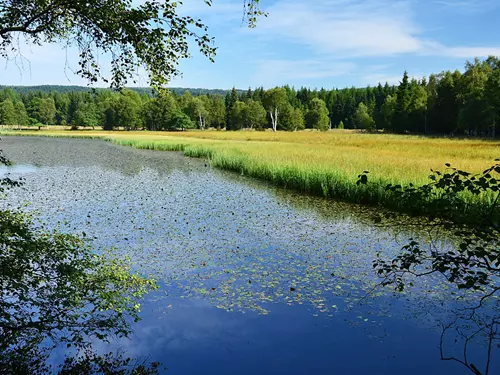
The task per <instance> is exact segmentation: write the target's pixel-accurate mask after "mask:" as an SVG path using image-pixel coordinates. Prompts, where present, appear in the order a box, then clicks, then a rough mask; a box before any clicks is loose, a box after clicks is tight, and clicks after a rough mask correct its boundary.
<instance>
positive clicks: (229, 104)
mask: <svg viewBox="0 0 500 375" xmlns="http://www.w3.org/2000/svg"><path fill="white" fill-rule="evenodd" d="M237 101H238V93H237V92H236V88H235V87H233V89H232V90H231V93H230V94H229V93H228V94H227V95H226V130H234V129H235V125H236V124H234V121H233V119H232V117H233V116H232V113H233V107H234V105H235V104H236V102H237Z"/></svg>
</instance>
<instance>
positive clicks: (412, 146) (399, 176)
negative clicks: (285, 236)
mask: <svg viewBox="0 0 500 375" xmlns="http://www.w3.org/2000/svg"><path fill="white" fill-rule="evenodd" d="M3 134H12V135H37V136H51V137H85V138H100V139H105V140H107V141H110V142H113V143H115V144H119V145H123V146H132V147H135V148H140V149H148V150H160V151H182V152H183V153H184V154H185V155H186V156H189V157H196V158H205V159H208V160H209V161H210V163H211V165H213V166H214V167H216V168H220V169H225V170H229V171H234V172H237V173H240V174H243V175H246V176H250V177H255V178H259V179H262V180H266V181H269V182H271V183H273V184H275V185H278V186H281V187H285V188H288V189H294V190H297V191H300V192H304V193H308V194H314V195H318V196H323V197H328V198H337V199H342V200H345V201H350V202H355V203H362V204H381V205H384V206H386V207H389V208H393V209H397V208H398V202H397V201H395V199H394V197H392V195H391V194H390V193H388V192H387V191H386V190H385V188H384V186H385V185H387V184H389V183H392V184H401V185H408V184H409V183H413V184H415V185H422V184H424V183H427V182H429V175H430V173H431V169H435V170H443V169H444V168H445V166H444V164H445V163H450V164H452V166H454V167H457V168H459V169H462V170H466V171H469V172H474V173H476V172H481V171H482V170H484V169H486V168H487V167H489V166H491V165H492V164H493V162H494V159H495V158H498V157H500V142H498V141H488V140H470V139H463V140H460V139H449V138H426V137H419V136H399V135H388V134H364V133H354V132H348V131H332V132H327V133H317V132H295V133H280V132H278V133H268V132H220V131H219V132H218V131H205V132H182V133H181V132H178V133H166V132H103V131H95V132H90V131H53V130H42V131H34V132H29V131H27V132H25V131H23V132H8V133H7V132H4V133H3ZM363 171H370V181H371V182H374V183H372V184H369V185H357V184H356V181H357V176H358V175H359V174H360V173H361V172H363ZM462 199H463V200H464V201H466V202H467V203H468V204H470V205H475V206H477V205H480V206H485V207H487V206H488V205H489V204H491V202H492V197H491V196H490V195H483V196H480V197H474V196H472V195H470V194H463V195H462ZM423 203H426V204H432V202H423Z"/></svg>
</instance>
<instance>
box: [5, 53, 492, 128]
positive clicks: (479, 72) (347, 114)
mask: <svg viewBox="0 0 500 375" xmlns="http://www.w3.org/2000/svg"><path fill="white" fill-rule="evenodd" d="M183 91H184V92H183ZM499 115H500V58H497V57H493V56H490V57H488V58H487V59H484V60H480V59H478V58H476V59H474V60H473V61H467V62H466V64H465V69H464V72H463V73H461V72H460V71H458V70H456V71H453V72H452V71H444V72H441V73H439V74H431V75H430V76H429V77H428V78H425V77H424V78H421V79H414V78H412V79H410V78H409V75H408V73H407V72H404V75H403V77H402V79H401V81H400V83H399V85H397V86H391V85H389V84H387V83H386V84H385V85H382V84H378V85H377V86H375V87H370V86H368V87H364V88H356V87H351V88H343V89H338V88H335V89H331V90H328V89H325V88H321V89H319V90H318V89H310V88H306V87H302V88H300V89H296V88H294V87H290V86H288V85H285V86H283V87H275V88H271V89H268V90H264V88H263V87H258V88H255V89H252V88H249V89H248V90H236V89H235V88H233V89H232V90H227V91H224V90H206V89H185V90H183V89H179V88H175V89H170V90H168V91H166V92H162V93H161V94H158V93H157V92H154V91H153V90H151V89H144V88H134V89H122V90H120V91H112V90H109V89H90V88H82V87H77V86H71V87H70V88H64V87H63V89H61V86H47V87H42V89H41V88H37V87H31V88H24V87H4V88H3V89H2V90H0V123H1V124H2V125H14V126H15V125H18V126H39V127H40V126H44V125H67V126H72V127H73V128H75V129H76V128H78V127H92V128H95V127H102V128H103V129H104V130H113V129H117V128H123V129H126V130H138V129H147V130H154V131H159V130H185V129H201V130H203V129H207V128H216V129H224V128H225V129H226V130H242V129H255V130H263V129H267V128H271V129H273V130H274V131H276V130H286V131H295V130H302V129H317V130H322V131H324V130H328V129H332V128H340V129H363V130H366V131H375V130H383V131H385V132H392V133H412V134H445V135H465V136H483V137H495V136H496V133H495V128H496V122H497V120H498V117H499Z"/></svg>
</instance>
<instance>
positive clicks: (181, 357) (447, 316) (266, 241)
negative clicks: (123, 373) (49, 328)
mask: <svg viewBox="0 0 500 375" xmlns="http://www.w3.org/2000/svg"><path fill="white" fill-rule="evenodd" d="M0 148H2V149H3V150H4V152H5V154H6V156H7V157H9V158H10V159H11V160H12V161H13V162H14V166H13V167H11V168H10V169H5V168H4V169H2V170H0V173H2V175H5V173H10V177H20V176H22V177H23V178H24V181H25V185H24V188H23V189H19V188H17V189H14V190H12V191H10V192H9V195H8V197H7V199H6V200H5V201H4V202H2V204H3V205H12V206H16V207H17V206H19V205H20V204H27V206H26V207H25V208H24V209H25V210H28V211H36V212H38V216H39V217H40V220H41V221H43V222H44V223H46V224H47V225H48V226H49V227H59V228H61V229H62V230H64V231H68V232H72V233H76V234H83V233H84V234H85V236H86V238H88V239H89V241H90V242H91V244H92V245H93V246H94V248H96V249H97V250H98V249H101V248H105V247H107V248H109V247H115V248H117V249H118V251H119V252H121V253H123V254H128V255H129V256H130V257H132V259H133V260H134V264H135V266H136V269H137V270H138V271H139V272H141V273H142V274H145V275H152V276H153V277H155V278H156V279H157V280H159V282H160V285H161V289H160V290H159V291H158V292H155V293H152V294H150V295H149V296H148V297H147V298H146V300H145V301H144V303H143V305H142V321H141V322H139V323H137V324H136V325H134V334H133V335H132V336H131V337H130V338H129V339H127V340H119V341H115V342H113V343H112V344H111V346H109V345H107V344H106V345H104V344H101V343H96V348H97V349H98V350H102V351H106V352H107V351H109V350H110V348H111V349H116V348H120V349H121V350H123V351H125V353H126V354H127V356H131V357H137V358H148V359H149V360H151V361H160V362H162V364H163V365H164V366H166V367H167V368H168V371H167V373H168V374H200V373H203V374H402V373H404V374H406V375H412V374H422V373H425V374H427V375H431V374H468V373H469V372H468V371H469V370H467V369H466V368H465V367H464V366H462V365H461V364H459V363H457V362H453V361H442V360H440V353H439V340H440V335H441V329H440V324H443V323H448V322H449V321H450V320H452V319H453V317H454V314H455V311H456V310H457V309H458V308H461V307H463V305H464V304H466V303H467V300H465V301H462V302H460V303H457V302H455V300H454V299H453V298H451V290H454V289H453V288H452V287H451V286H448V285H447V284H446V283H445V282H444V281H443V280H442V279H441V278H439V277H435V278H426V279H424V278H420V279H418V280H416V281H415V282H416V285H415V287H414V288H413V289H412V290H411V291H409V292H407V293H405V294H397V293H393V292H392V291H391V290H389V289H382V288H374V286H375V285H376V284H377V282H379V281H380V280H379V279H377V277H376V275H375V274H374V272H373V270H372V261H373V259H374V258H375V256H376V253H381V254H382V256H385V257H387V258H389V257H391V256H393V255H394V254H396V253H397V252H398V251H399V249H400V248H401V246H402V245H404V244H405V243H406V242H407V240H408V238H409V237H412V236H413V237H415V236H419V235H420V236H422V238H423V236H424V235H423V234H418V233H409V232H407V231H402V230H401V229H400V228H394V227H390V226H389V227H384V228H381V227H378V226H376V225H375V224H373V222H372V220H371V219H370V218H371V215H370V214H371V213H372V212H371V209H368V208H363V207H359V206H355V205H349V204H345V203H340V202H334V201H328V200H324V199H320V198H315V197H306V196H302V195H299V194H296V193H293V192H289V191H285V190H282V189H277V188H275V187H272V186H269V185H267V184H265V183H262V182H258V181H255V180H252V179H249V178H246V177H245V176H239V175H237V174H234V173H226V172H222V171H218V170H214V169H212V168H211V167H210V165H209V164H208V163H207V162H205V161H202V160H195V159H189V158H186V157H184V156H183V155H181V154H178V153H171V152H155V151H145V150H135V149H132V148H125V147H120V146H115V145H112V144H110V143H105V142H103V141H96V140H69V139H48V138H29V137H19V138H17V137H4V138H3V141H2V142H1V143H0ZM462 344H463V343H462V342H460V340H458V341H457V342H455V340H454V337H450V338H449V339H447V340H445V345H444V350H445V351H446V354H448V355H457V356H460V354H461V352H462V351H463V345H462ZM486 350H487V348H486V347H485V346H484V343H483V342H481V340H479V341H478V342H475V343H473V344H471V345H470V347H469V351H470V352H469V356H470V358H473V359H475V361H476V362H477V364H478V365H481V364H482V363H483V361H484V358H485V354H486ZM496 354H497V353H494V354H493V362H492V368H491V369H490V371H491V372H490V373H497V372H496V371H499V372H498V373H500V366H499V365H500V363H499V361H498V359H497V358H496ZM63 355H64V352H63V351H62V350H61V351H59V352H55V353H54V355H53V356H52V359H51V360H52V361H54V363H57V362H58V361H60V359H61V357H62V356H63ZM495 369H496V370H495Z"/></svg>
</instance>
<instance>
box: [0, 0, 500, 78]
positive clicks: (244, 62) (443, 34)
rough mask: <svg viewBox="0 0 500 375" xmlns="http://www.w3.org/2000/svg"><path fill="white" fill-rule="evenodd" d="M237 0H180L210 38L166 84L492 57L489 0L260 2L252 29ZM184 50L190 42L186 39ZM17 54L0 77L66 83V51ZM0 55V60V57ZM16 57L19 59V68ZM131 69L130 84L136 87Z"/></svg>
mask: <svg viewBox="0 0 500 375" xmlns="http://www.w3.org/2000/svg"><path fill="white" fill-rule="evenodd" d="M242 4H243V0H213V6H212V7H208V6H207V5H205V4H204V2H203V0H184V4H183V5H182V6H181V8H180V11H181V12H183V13H185V14H189V15H192V16H195V17H199V18H201V19H202V20H203V21H204V22H205V23H206V24H207V25H208V26H209V27H210V30H209V31H210V34H211V35H212V36H214V37H215V38H216V46H217V47H218V53H217V57H216V62H215V63H210V62H209V61H208V60H207V59H205V58H204V57H203V56H201V55H200V54H199V53H197V52H196V51H194V50H193V51H194V52H193V57H192V58H191V59H189V60H185V61H183V62H182V63H181V65H180V69H181V71H182V72H183V77H182V78H178V79H175V80H174V81H172V83H171V86H182V87H204V88H231V87H233V86H236V87H237V88H247V87H249V86H251V87H256V86H261V85H262V86H264V87H265V88H269V87H273V86H277V85H284V84H289V85H293V86H296V87H300V86H309V87H311V88H314V87H317V88H320V87H325V88H332V87H346V86H365V85H367V84H370V85H376V84H377V83H378V82H382V83H385V82H386V81H388V82H389V83H391V84H392V83H397V82H398V80H400V79H401V76H402V73H403V71H404V70H408V72H409V74H410V76H414V77H422V76H428V75H429V74H430V73H437V72H440V71H442V70H447V69H451V70H453V69H459V70H462V69H463V66H464V63H465V61H466V60H471V59H473V58H474V57H476V56H477V57H486V56H488V55H499V56H500V39H499V38H498V36H499V35H500V23H499V22H498V19H500V1H497V0H490V1H487V0H420V1H418V0H412V1H389V0H261V4H262V8H263V9H264V10H265V11H267V12H268V13H269V16H268V17H267V18H261V19H260V20H259V23H258V26H257V28H256V29H248V28H246V27H245V25H244V24H242V15H243V7H242ZM193 48H195V46H194V45H193ZM22 52H23V55H24V56H25V59H23V60H22V61H17V64H16V63H15V62H14V61H2V66H1V67H0V84H3V85H38V84H65V85H69V84H76V85H85V84H86V81H84V80H83V79H81V78H79V77H77V76H75V75H74V74H73V73H72V69H71V68H73V69H76V68H77V64H76V59H75V57H74V55H75V52H74V51H73V50H71V49H70V50H67V51H66V50H64V49H62V48H61V46H58V45H45V46H43V47H37V46H27V45H23V51H22ZM0 60H1V59H0ZM21 65H22V66H21ZM146 83H147V82H146V80H145V79H144V78H143V77H142V76H140V77H139V82H138V84H137V85H138V86H145V85H146Z"/></svg>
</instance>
